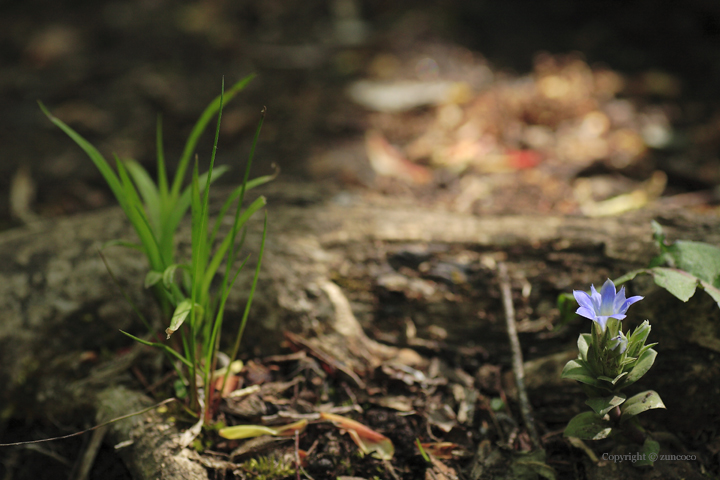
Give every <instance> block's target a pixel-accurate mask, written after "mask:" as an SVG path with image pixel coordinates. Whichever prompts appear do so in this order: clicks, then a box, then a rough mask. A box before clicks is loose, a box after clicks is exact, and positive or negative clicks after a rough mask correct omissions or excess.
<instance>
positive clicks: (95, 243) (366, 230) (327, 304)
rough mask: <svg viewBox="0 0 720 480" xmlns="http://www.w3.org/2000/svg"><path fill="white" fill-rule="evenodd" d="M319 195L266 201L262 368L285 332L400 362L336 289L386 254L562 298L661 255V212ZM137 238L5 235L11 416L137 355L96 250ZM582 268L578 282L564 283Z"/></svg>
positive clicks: (277, 193)
mask: <svg viewBox="0 0 720 480" xmlns="http://www.w3.org/2000/svg"><path fill="white" fill-rule="evenodd" d="M315 188H316V187H313V186H311V185H291V184H280V183H276V184H274V185H272V186H270V187H268V188H267V189H265V190H264V192H263V193H264V194H265V195H267V196H268V198H269V207H268V210H269V214H268V216H269V232H268V241H267V248H266V256H265V260H264V265H263V269H262V272H263V273H262V276H261V283H260V285H259V287H258V290H257V293H256V297H255V300H254V303H253V310H252V315H251V321H250V323H249V326H248V327H249V328H248V331H247V333H246V341H245V342H244V344H245V345H253V347H252V353H253V354H260V353H262V354H270V353H273V352H275V351H277V349H278V348H279V346H280V344H281V342H282V331H283V330H285V329H288V330H291V331H297V332H304V333H305V334H306V335H307V336H313V335H315V336H316V337H317V338H319V339H322V340H319V341H318V342H317V343H316V346H317V348H320V349H322V348H330V347H331V346H332V345H335V348H334V349H333V351H332V353H333V354H334V355H343V352H342V350H343V348H342V345H345V346H348V345H349V346H350V348H346V349H345V352H344V355H345V356H346V357H347V358H344V359H343V360H346V361H347V362H348V364H349V365H351V366H352V367H353V368H358V369H360V370H362V367H363V365H364V364H365V365H367V364H368V363H370V364H371V363H372V359H373V358H387V357H388V356H392V355H394V354H395V353H396V351H395V350H393V349H388V348H387V347H383V346H381V345H379V344H378V343H376V342H374V341H371V340H369V339H368V338H367V337H366V336H365V334H364V333H363V330H362V328H360V327H359V325H358V323H357V321H356V320H355V318H354V316H353V310H352V309H351V308H350V306H352V307H356V306H358V305H359V304H360V303H362V301H360V300H358V301H357V302H355V303H354V304H351V303H348V301H347V298H346V297H345V296H344V294H343V292H342V290H341V289H338V288H337V285H336V284H335V283H333V282H332V281H331V279H332V278H333V277H337V275H338V274H337V272H338V271H340V270H342V265H343V264H344V263H347V262H348V261H349V262H350V263H356V264H357V263H362V262H364V261H367V260H368V259H369V258H380V257H382V256H383V255H384V253H383V252H384V249H385V248H387V249H392V248H398V245H409V244H415V245H418V244H419V245H433V244H442V245H454V246H465V247H467V248H471V249H474V250H486V251H506V252H509V253H508V256H509V264H510V266H511V269H512V268H513V264H514V269H515V270H516V271H521V270H523V269H524V268H526V267H527V264H528V262H530V260H528V259H532V261H535V262H537V261H542V262H545V261H548V259H551V260H552V261H553V262H555V265H554V266H553V268H550V267H548V266H547V265H546V264H544V263H543V265H544V267H543V268H547V269H548V272H546V273H547V276H548V278H552V281H553V282H555V283H554V285H555V287H556V288H557V289H558V290H563V289H568V288H569V287H571V286H576V284H575V285H573V284H572V282H573V281H577V278H574V279H573V275H574V274H577V273H578V272H582V271H583V267H582V265H574V266H573V265H571V264H572V262H584V263H587V264H588V265H593V266H598V265H600V266H602V267H603V268H604V269H605V271H610V272H612V273H613V274H619V273H623V272H624V271H627V270H628V269H630V268H637V267H640V266H644V265H646V264H647V262H648V261H649V260H650V259H651V258H652V256H654V254H655V248H654V245H653V241H652V237H651V229H650V224H649V220H650V218H652V213H651V212H641V213H636V214H634V215H627V216H623V217H617V218H603V219H589V218H582V217H530V216H527V217H523V216H514V217H488V218H478V217H473V216H469V215H463V214H457V213H452V212H447V211H442V210H436V211H429V210H427V209H423V208H417V207H413V206H412V205H409V204H393V205H381V204H368V202H366V201H359V200H358V201H356V202H353V201H352V200H351V201H350V202H347V197H343V202H337V203H336V202H334V201H333V200H332V199H330V200H327V199H324V198H323V197H322V196H321V195H320V194H318V193H317V190H316V189H315ZM219 191H220V190H219ZM223 193H226V192H222V191H220V195H219V196H218V197H220V198H222V194H223ZM348 203H349V204H348ZM657 218H658V219H659V220H660V222H661V223H662V224H663V225H665V226H666V227H667V228H666V231H667V233H668V237H669V238H671V239H672V238H678V237H681V238H685V239H694V240H703V241H707V242H709V243H715V244H720V221H718V219H717V218H707V217H695V216H692V215H686V214H683V213H682V212H674V213H669V214H663V215H658V216H657ZM261 228H262V223H261V221H260V219H259V218H256V219H254V220H253V221H251V222H250V224H249V232H248V235H247V240H246V243H245V245H246V248H247V249H248V251H249V252H253V251H254V250H253V249H254V248H256V246H257V245H259V238H260V235H261ZM133 237H134V234H133V233H132V231H131V228H130V226H129V224H128V222H127V221H126V220H125V218H124V214H123V213H122V212H121V211H120V210H119V209H117V208H111V209H107V210H103V211H98V212H93V213H88V214H84V215H79V216H76V217H70V218H63V219H58V220H52V221H44V222H41V223H37V224H34V225H30V226H27V227H24V228H19V229H16V230H12V231H7V232H3V233H2V234H0V265H2V269H0V312H2V313H0V315H1V316H2V322H0V381H2V382H3V384H5V385H7V386H8V387H7V388H6V389H4V391H3V393H2V394H0V395H2V397H1V399H2V402H3V403H11V404H13V405H15V406H16V407H17V410H18V411H19V412H21V411H22V408H23V406H29V408H38V407H39V406H43V408H48V409H49V412H50V413H52V409H53V408H57V409H61V410H62V409H66V408H69V406H68V405H69V404H68V403H57V402H56V401H55V400H56V399H58V398H60V397H62V396H67V390H68V385H75V387H74V388H75V393H74V394H73V395H70V396H69V398H74V399H78V398H79V397H83V396H85V397H86V398H88V399H90V398H94V396H93V395H82V394H80V393H78V390H77V388H76V387H77V385H80V384H82V382H80V383H78V382H77V381H78V380H80V379H81V378H82V377H83V376H84V375H86V374H87V371H88V367H87V365H86V363H84V362H86V360H87V358H88V356H87V355H84V354H83V352H87V351H100V350H103V349H114V348H119V347H121V346H123V345H126V343H125V340H126V339H125V338H124V337H123V336H122V335H120V334H119V333H118V332H117V330H118V329H119V328H122V329H124V330H131V331H140V327H139V322H137V320H136V319H135V315H134V313H133V311H132V308H131V307H130V306H129V305H128V304H127V302H126V301H125V299H124V298H123V297H122V295H121V294H120V290H119V287H118V286H117V285H115V284H114V283H113V281H112V280H111V278H110V276H109V275H108V273H107V271H106V268H105V265H104V264H103V262H102V261H101V259H100V258H99V256H98V254H97V248H98V247H99V246H101V245H102V244H104V243H105V242H107V241H110V240H113V239H118V238H122V239H126V240H132V239H133ZM188 239H189V231H188V229H187V226H185V227H184V229H182V230H181V232H180V234H179V247H178V249H179V251H180V252H187V249H188ZM105 256H106V258H107V261H108V263H109V265H110V266H111V268H112V269H113V271H114V274H115V276H116V277H117V278H118V279H119V281H120V283H121V284H122V286H123V287H124V289H125V290H126V291H128V292H129V293H130V295H131V297H132V299H133V301H134V302H135V303H136V304H137V305H138V307H139V308H140V309H141V310H142V311H143V312H146V313H148V314H149V317H150V318H155V319H156V320H155V321H159V320H157V318H158V315H157V313H158V312H157V309H156V307H154V305H153V303H152V301H151V299H150V298H149V295H145V294H144V293H143V292H142V282H143V278H144V274H145V268H146V264H145V260H144V259H143V258H142V256H141V255H140V254H139V253H138V252H136V251H133V250H129V249H125V248H121V247H112V248H108V249H106V250H105ZM250 263H252V260H251V262H250ZM530 263H532V262H530ZM573 268H574V269H575V271H574V272H569V271H564V270H563V269H566V270H572V269H573ZM252 270H253V269H252V266H251V265H249V267H247V268H246V270H245V272H244V274H242V275H241V277H240V278H239V280H238V283H237V286H236V288H235V290H234V291H233V293H232V295H231V297H230V300H229V304H228V305H229V306H228V319H227V320H226V323H228V324H232V323H233V322H237V321H238V320H237V318H238V316H239V312H241V311H242V309H243V307H244V301H245V298H246V295H247V294H246V292H247V288H245V287H247V286H248V285H249V283H250V281H251V277H252ZM550 270H553V272H550ZM585 274H586V275H589V274H588V273H587V272H585ZM590 280H594V281H597V280H598V279H597V278H595V277H591V278H590ZM338 292H339V293H338ZM348 312H349V313H348ZM311 334H312V335H311ZM338 346H339V347H338ZM338 352H340V353H338ZM106 384H107V383H106ZM101 386H103V382H95V383H93V384H92V386H88V387H87V388H93V389H95V390H100V388H101ZM103 398H104V397H103ZM108 398H113V396H112V395H109V396H108ZM101 403H102V402H101ZM53 405H55V407H53ZM78 405H82V402H75V403H74V408H78ZM118 413H120V412H118ZM125 413H127V412H125ZM139 478H141V477H139ZM167 478H171V477H167ZM177 478H182V477H177Z"/></svg>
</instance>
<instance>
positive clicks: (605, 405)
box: [585, 393, 627, 416]
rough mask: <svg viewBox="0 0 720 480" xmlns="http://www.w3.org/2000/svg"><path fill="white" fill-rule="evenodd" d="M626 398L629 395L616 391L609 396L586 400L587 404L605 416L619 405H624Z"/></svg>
mask: <svg viewBox="0 0 720 480" xmlns="http://www.w3.org/2000/svg"><path fill="white" fill-rule="evenodd" d="M626 398H627V396H626V395H625V394H624V393H616V394H615V395H610V396H607V397H595V398H588V399H587V400H585V405H587V406H589V407H590V408H592V409H593V410H595V413H597V414H598V415H600V416H603V415H605V414H606V413H608V412H609V411H610V410H612V409H613V408H615V407H617V406H618V405H622V404H623V402H625V399H626Z"/></svg>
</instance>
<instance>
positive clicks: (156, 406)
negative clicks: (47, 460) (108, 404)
mask: <svg viewBox="0 0 720 480" xmlns="http://www.w3.org/2000/svg"><path fill="white" fill-rule="evenodd" d="M176 400H177V399H176V398H167V399H165V400H163V401H162V402H160V403H156V404H155V405H153V406H152V407H147V408H143V409H142V410H138V411H137V412H133V413H128V414H127V415H123V416H121V417H117V418H113V419H112V420H108V421H107V422H105V423H101V424H100V425H95V426H94V427H92V428H88V429H87V430H83V431H81V432H75V433H71V434H69V435H63V436H61V437H52V438H43V439H41V440H28V441H25V442H13V443H0V447H16V446H18V445H30V444H34V443H45V442H54V441H55V440H64V439H66V438H70V437H77V436H78V435H82V434H84V433H87V432H92V431H93V430H97V429H98V428H102V427H104V426H105V425H110V424H111V423H115V422H119V421H120V420H125V419H126V418H130V417H134V416H135V415H142V414H143V413H145V412H149V411H150V410H154V409H156V408H158V407H161V406H163V405H167V404H168V403H170V402H174V401H176Z"/></svg>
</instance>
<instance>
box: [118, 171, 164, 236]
mask: <svg viewBox="0 0 720 480" xmlns="http://www.w3.org/2000/svg"><path fill="white" fill-rule="evenodd" d="M124 163H125V168H126V169H127V171H128V173H130V176H131V177H132V180H133V182H135V187H136V188H137V190H138V191H139V192H140V195H141V196H142V199H143V202H145V212H146V213H147V216H148V219H149V220H150V225H152V226H153V230H154V232H155V235H156V236H158V237H159V235H160V230H161V224H160V216H161V210H160V194H159V192H158V189H157V187H156V186H155V183H154V182H153V180H152V178H150V175H148V173H147V171H146V170H145V169H144V168H143V167H142V165H140V164H139V163H137V162H136V161H135V160H125V162H124Z"/></svg>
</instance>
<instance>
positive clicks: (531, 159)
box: [505, 150, 542, 170]
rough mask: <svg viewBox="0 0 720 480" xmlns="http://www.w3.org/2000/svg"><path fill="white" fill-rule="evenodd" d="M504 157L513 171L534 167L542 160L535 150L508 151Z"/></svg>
mask: <svg viewBox="0 0 720 480" xmlns="http://www.w3.org/2000/svg"><path fill="white" fill-rule="evenodd" d="M505 155H507V162H508V165H510V167H511V168H512V169H514V170H524V169H527V168H532V167H535V166H537V165H538V164H539V163H540V161H541V160H542V155H540V154H539V153H538V152H536V151H535V150H508V151H507V152H506V153H505Z"/></svg>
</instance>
